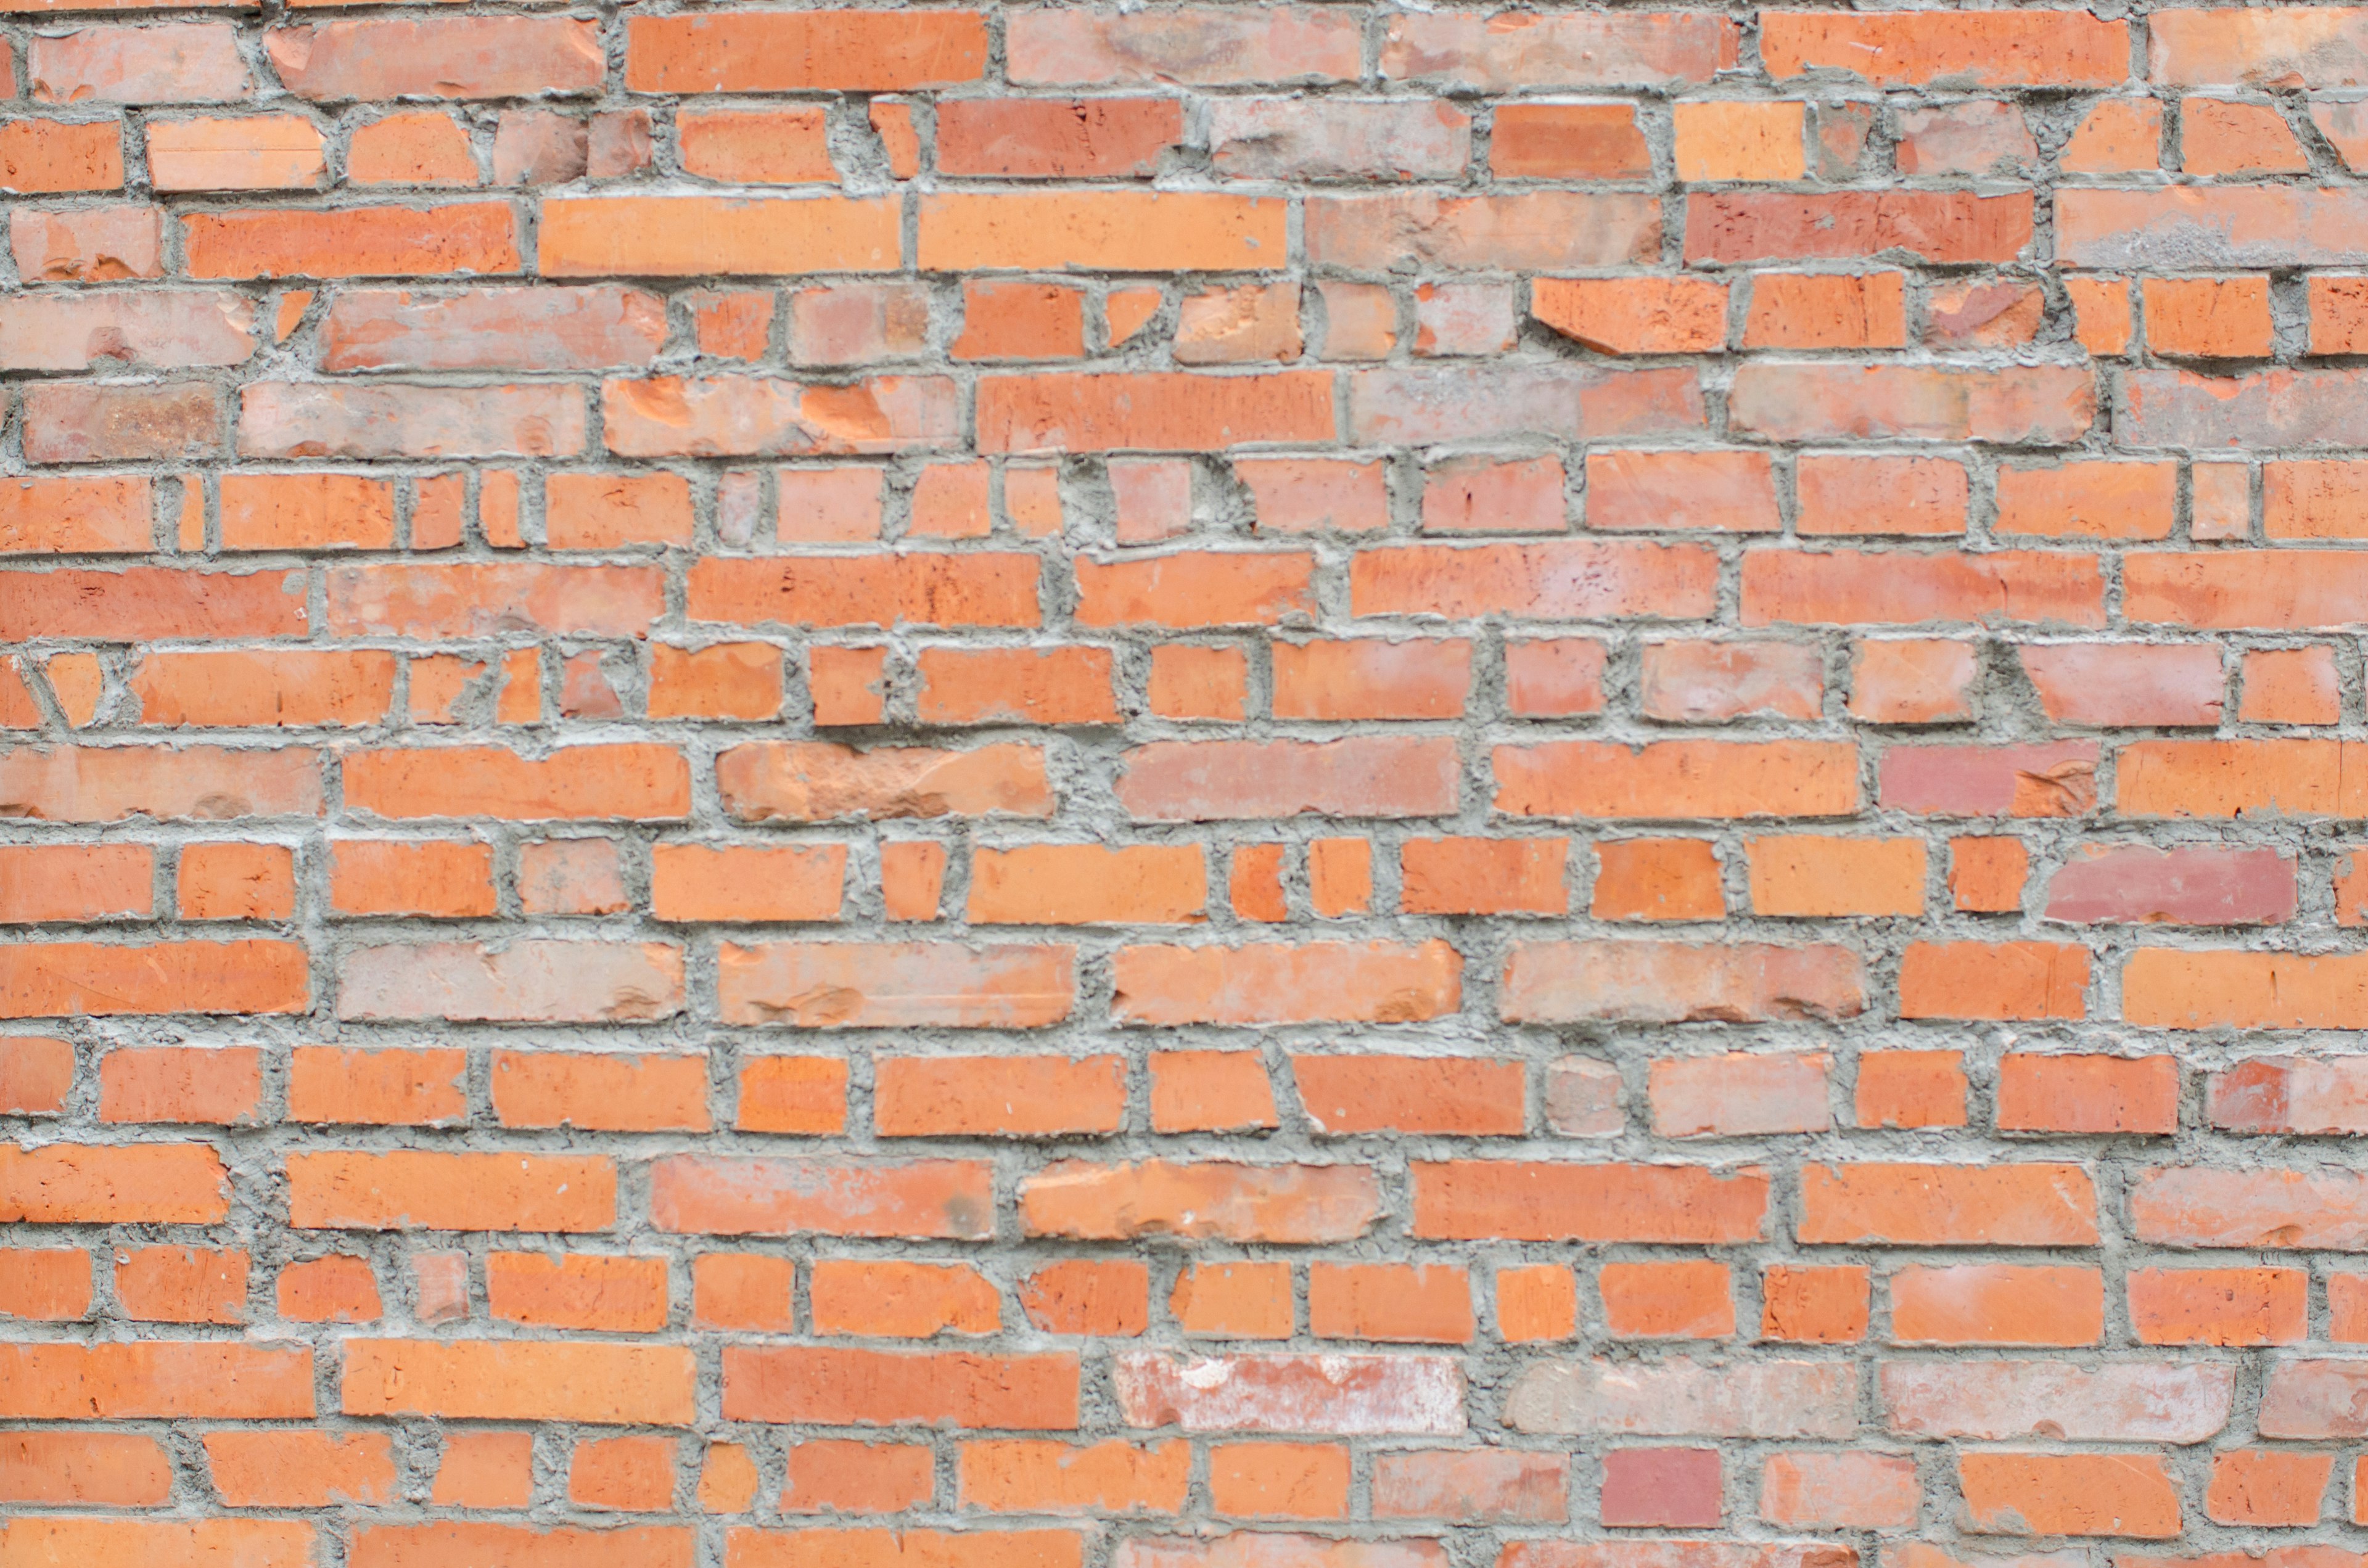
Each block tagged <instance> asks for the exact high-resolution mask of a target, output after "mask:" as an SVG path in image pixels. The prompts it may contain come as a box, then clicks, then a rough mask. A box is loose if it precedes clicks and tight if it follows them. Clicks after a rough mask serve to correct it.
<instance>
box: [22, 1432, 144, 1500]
mask: <svg viewBox="0 0 2368 1568" xmlns="http://www.w3.org/2000/svg"><path fill="white" fill-rule="evenodd" d="M172 1484H173V1467H172V1465H171V1463H170V1462H169V1461H168V1460H166V1459H165V1450H164V1449H162V1448H160V1447H158V1446H157V1443H156V1440H155V1439H154V1438H153V1437H142V1436H137V1435H134V1434H132V1433H129V1432H11V1433H9V1434H8V1436H7V1437H5V1438H0V1498H6V1499H7V1500H9V1501H11V1502H17V1503H52V1504H56V1503H64V1504H85V1505H87V1504H98V1505H102V1506H109V1505H111V1506H119V1507H120V1506H132V1507H139V1506H149V1505H154V1504H157V1503H162V1502H164V1501H165V1497H166V1496H167V1494H169V1493H170V1492H171V1490H172Z"/></svg>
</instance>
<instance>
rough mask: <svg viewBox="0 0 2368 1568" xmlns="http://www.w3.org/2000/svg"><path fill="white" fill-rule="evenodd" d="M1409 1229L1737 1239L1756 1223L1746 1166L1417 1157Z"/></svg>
mask: <svg viewBox="0 0 2368 1568" xmlns="http://www.w3.org/2000/svg"><path fill="white" fill-rule="evenodd" d="M1414 1178H1415V1221H1414V1225H1415V1233H1416V1234H1417V1235H1418V1236H1425V1237H1462V1238H1476V1237H1500V1238H1503V1239H1507V1240H1523V1241H1545V1240H1588V1241H1660V1242H1671V1243H1687V1242H1691V1243H1695V1244H1704V1243H1710V1242H1715V1241H1740V1240H1745V1239H1748V1238H1749V1237H1753V1236H1756V1235H1758V1234H1759V1232H1760V1226H1761V1224H1762V1221H1763V1218H1764V1214H1765V1210H1766V1205H1767V1196H1768V1184H1767V1178H1766V1176H1764V1175H1763V1174H1761V1173H1759V1172H1756V1171H1748V1172H1744V1173H1741V1174H1738V1175H1735V1176H1717V1175H1713V1173H1712V1172H1710V1171H1707V1170H1704V1169H1702V1168H1700V1167H1696V1166H1674V1165H1672V1166H1648V1165H1558V1164H1549V1163H1544V1162H1523V1161H1470V1162H1449V1163H1439V1164H1417V1165H1416V1166H1415V1167H1414Z"/></svg>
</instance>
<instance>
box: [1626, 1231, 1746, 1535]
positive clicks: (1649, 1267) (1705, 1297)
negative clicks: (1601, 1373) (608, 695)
mask: <svg viewBox="0 0 2368 1568" xmlns="http://www.w3.org/2000/svg"><path fill="white" fill-rule="evenodd" d="M1596 1288H1597V1290H1598V1292H1599V1293H1600V1295H1601V1297H1602V1298H1603V1325H1604V1328H1605V1329H1606V1331H1607V1332H1609V1333H1610V1334H1611V1335H1613V1336H1615V1337H1617V1338H1622V1339H1724V1338H1725V1337H1726V1336H1727V1335H1731V1334H1733V1333H1734V1332H1735V1299H1734V1297H1733V1296H1732V1295H1731V1294H1729V1289H1730V1288H1729V1285H1728V1281H1727V1273H1726V1267H1725V1265H1723V1264H1716V1263H1607V1264H1605V1265H1604V1266H1603V1267H1602V1269H1601V1270H1600V1273H1599V1274H1598V1275H1597V1277H1596ZM1669 1522H1671V1523H1676V1522H1678V1521H1675V1520H1672V1521H1669Z"/></svg>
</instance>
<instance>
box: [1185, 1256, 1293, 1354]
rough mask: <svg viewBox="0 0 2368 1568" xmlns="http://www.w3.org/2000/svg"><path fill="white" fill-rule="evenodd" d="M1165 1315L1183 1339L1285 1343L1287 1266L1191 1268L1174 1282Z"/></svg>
mask: <svg viewBox="0 0 2368 1568" xmlns="http://www.w3.org/2000/svg"><path fill="white" fill-rule="evenodd" d="M1167 1312H1168V1315H1169V1316H1171V1317H1173V1318H1174V1319H1175V1320H1176V1325H1177V1326H1178V1328H1180V1329H1182V1330H1183V1331H1184V1332H1185V1333H1186V1334H1191V1335H1222V1336H1224V1337H1225V1338H1227V1339H1288V1338H1290V1337H1291V1334H1292V1286H1291V1266H1290V1265H1289V1264H1284V1263H1209V1264H1196V1265H1194V1266H1192V1267H1189V1268H1186V1269H1185V1270H1184V1271H1183V1272H1182V1273H1180V1274H1178V1276H1177V1277H1176V1289H1175V1290H1172V1291H1170V1292H1169V1293H1168V1297H1167Z"/></svg>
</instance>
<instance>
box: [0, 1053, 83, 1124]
mask: <svg viewBox="0 0 2368 1568" xmlns="http://www.w3.org/2000/svg"><path fill="white" fill-rule="evenodd" d="M73 1088H74V1045H73V1043H72V1042H71V1041H68V1040H52V1039H49V1038H47V1037H45V1036H41V1035H6V1036H0V1111H5V1112H6V1114H8V1115H10V1116H55V1115H57V1114H58V1113H59V1112H61V1111H63V1109H65V1105H66V1096H67V1095H68V1094H69V1093H71V1092H72V1090H73Z"/></svg>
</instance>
